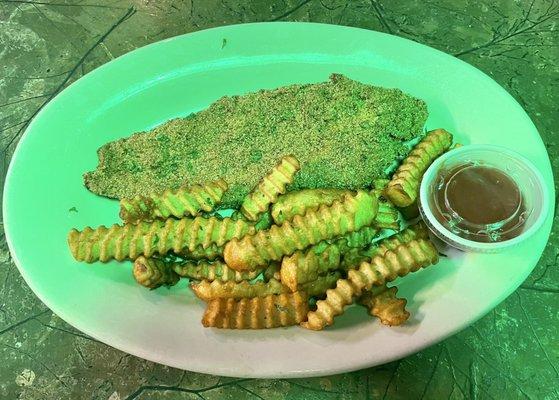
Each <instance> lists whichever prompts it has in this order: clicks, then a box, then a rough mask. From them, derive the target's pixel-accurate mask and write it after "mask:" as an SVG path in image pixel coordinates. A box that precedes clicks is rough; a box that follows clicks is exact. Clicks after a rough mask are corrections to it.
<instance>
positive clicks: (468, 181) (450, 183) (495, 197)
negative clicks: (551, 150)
mask: <svg viewBox="0 0 559 400" xmlns="http://www.w3.org/2000/svg"><path fill="white" fill-rule="evenodd" d="M436 182H437V183H436V187H435V192H434V202H435V204H434V205H435V207H433V214H434V216H435V218H436V219H437V220H438V221H439V222H440V223H441V224H442V225H443V226H445V227H446V228H447V229H449V230H450V231H451V232H453V233H455V234H457V235H458V236H460V237H463V238H465V239H469V240H475V241H477V242H500V241H504V240H508V239H512V238H514V237H516V236H518V235H519V234H520V233H521V232H522V227H523V225H524V221H525V214H526V213H525V205H524V201H523V200H524V199H523V197H522V192H521V191H520V189H519V187H518V185H517V184H516V183H515V182H514V180H513V179H512V178H511V177H510V176H508V175H507V174H506V173H505V172H503V171H501V170H499V169H497V168H494V167H490V166H484V165H476V164H473V163H466V164H462V165H459V166H457V167H454V168H452V169H448V170H444V169H443V170H441V171H440V172H439V175H438V177H437V180H436Z"/></svg>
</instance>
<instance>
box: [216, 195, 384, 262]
mask: <svg viewBox="0 0 559 400" xmlns="http://www.w3.org/2000/svg"><path fill="white" fill-rule="evenodd" d="M377 210H378V200H377V199H376V198H375V197H373V196H371V195H369V194H368V193H366V192H363V191H360V192H357V194H356V195H354V196H353V195H347V196H345V197H344V200H343V201H341V202H340V201H335V202H334V203H333V204H332V206H330V207H326V206H321V207H320V208H319V209H318V210H317V211H309V212H307V213H306V214H305V215H304V216H300V215H296V216H295V217H294V218H293V221H290V222H285V223H284V224H283V225H281V226H278V225H273V226H272V227H271V228H270V229H268V230H262V231H259V232H257V233H255V234H252V235H251V234H248V235H246V236H244V237H243V238H242V239H240V240H239V239H232V240H231V241H230V242H229V243H227V244H226V245H225V250H224V254H223V256H224V258H225V262H226V263H227V265H228V266H230V267H231V268H233V269H236V270H238V271H243V270H252V269H255V268H258V267H261V266H266V265H267V264H268V263H269V262H270V261H278V260H280V259H281V258H282V257H283V256H285V255H291V254H293V253H294V252H295V251H296V250H302V249H304V248H306V247H308V246H310V245H313V244H316V243H318V242H320V241H322V240H326V239H332V238H335V237H337V236H342V235H345V234H346V233H349V232H353V231H357V230H359V229H361V228H363V227H365V226H369V225H371V224H372V223H373V221H374V219H375V217H376V215H377Z"/></svg>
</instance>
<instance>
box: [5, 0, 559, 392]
mask: <svg viewBox="0 0 559 400" xmlns="http://www.w3.org/2000/svg"><path fill="white" fill-rule="evenodd" d="M279 20H285V21H313V22H323V23H331V24H340V25H351V26H356V27H361V28H367V29H374V30H378V31H383V32H387V33H391V34H394V35H399V36H402V37H405V38H408V39H411V40H415V41H418V42H421V43H424V44H427V45H429V46H433V47H435V48H437V49H440V50H442V51H445V52H447V53H450V54H453V55H454V56H456V57H459V58H461V59H462V60H464V61H466V62H468V63H471V64H473V65H474V66H476V67H478V68H480V69H481V70H483V71H485V72H486V73H488V74H489V75H490V76H492V77H493V78H494V79H495V80H496V81H497V82H499V83H500V84H501V85H503V86H504V87H505V88H506V89H507V90H508V91H509V92H510V93H511V94H512V95H513V96H514V97H515V98H516V99H517V100H518V101H519V102H520V104H521V105H522V106H523V107H524V108H525V109H526V111H527V112H528V114H529V115H530V117H531V118H532V119H533V120H534V122H535V124H536V125H537V127H538V129H539V131H540V133H541V135H542V137H543V140H544V142H545V143H546V145H547V149H548V151H549V155H550V157H551V160H552V163H553V168H554V171H555V172H556V173H557V171H559V157H558V153H559V147H558V145H559V143H558V140H559V128H558V127H559V112H558V109H557V104H558V102H559V62H558V55H559V30H558V25H559V3H558V2H557V1H556V0H545V1H544V0H535V1H534V0H516V1H507V0H495V1H489V0H486V1H482V0H468V1H458V0H454V1H453V0H446V1H439V0H429V1H427V0H411V1H388V0H270V1H264V0H261V1H258V0H252V1H249V0H245V1H235V0H182V1H181V0H161V1H156V0H151V1H150V0H136V1H130V0H128V1H127V0H111V1H102V0H97V1H95V0H82V1H79V0H76V1H64V0H38V1H17V0H1V1H0V143H1V149H2V152H1V153H2V160H1V161H0V169H1V173H0V176H1V177H2V179H3V177H4V175H5V171H6V168H7V165H8V162H9V159H10V155H11V153H12V152H13V149H14V147H15V145H16V144H17V141H18V139H19V137H20V136H21V134H22V132H23V131H24V130H25V127H26V126H27V124H28V123H29V121H30V120H31V119H32V118H33V116H35V115H36V114H37V112H38V111H39V110H40V109H41V107H43V106H44V105H45V104H46V103H47V102H48V101H49V100H51V99H52V98H53V97H54V96H55V95H56V94H57V93H58V92H60V91H61V90H62V89H63V88H64V87H66V86H67V85H68V84H70V83H72V82H73V81H75V80H76V79H78V78H80V77H81V76H82V75H84V74H86V73H87V72H89V71H91V70H92V69H94V68H96V67H98V66H99V65H101V64H103V63H106V62H108V61H110V60H111V59H113V58H115V57H117V56H119V55H121V54H124V53H126V52H128V51H131V50H134V49H135V48H137V47H140V46H143V45H146V44H148V43H151V42H155V41H158V40H161V39H165V38H168V37H171V36H174V35H179V34H182V33H186V32H192V31H196V30H199V29H205V28H210V27H215V26H219V25H226V24H238V23H243V22H256V21H279ZM504 135H505V137H506V132H505V133H504ZM39 205H40V203H39ZM555 219H556V220H557V212H556V215H555ZM0 224H2V222H1V221H0ZM2 232H3V230H2V229H0V360H1V362H0V398H2V399H110V400H116V399H196V398H198V399H208V400H210V399H223V398H226V399H229V398H230V399H299V398H304V399H340V398H347V399H377V398H379V399H380V398H382V399H441V398H445V399H446V398H450V399H464V398H468V399H492V398H495V399H517V398H530V399H549V400H551V399H559V269H558V260H559V247H558V245H559V237H558V236H557V233H558V232H559V224H557V223H556V224H555V226H554V229H553V231H552V233H551V238H550V241H549V244H548V245H547V248H546V250H545V252H544V254H543V257H542V258H541V260H540V262H539V263H538V266H537V267H536V269H535V270H534V272H533V273H532V274H531V275H530V277H529V278H528V279H527V280H526V282H524V283H523V284H522V286H521V287H520V288H519V289H518V290H517V291H516V292H515V293H514V294H512V295H511V296H510V297H509V298H508V299H507V300H505V301H504V302H503V303H502V304H500V305H499V306H497V307H496V308H495V309H494V310H493V311H492V312H491V313H489V315H487V316H485V317H484V318H483V319H481V320H480V321H478V322H477V323H475V324H474V325H473V326H471V327H469V328H468V329H466V330H464V331H463V332H461V333H459V334H457V335H455V336H453V337H451V338H449V339H447V340H445V341H444V342H442V343H440V344H437V345H435V346H433V347H431V348H428V349H426V350H424V351H422V352H420V353H418V354H415V355H412V356H410V357H408V358H405V359H403V360H400V361H396V362H393V363H390V364H386V365H383V366H379V367H375V368H370V369H365V370H361V371H357V372H352V373H347V374H342V375H335V376H328V377H323V378H312V379H275V380H274V379H269V380H254V379H233V378H223V377H219V376H211V375H204V374H198V373H192V372H187V371H180V370H176V369H172V368H168V367H165V366H162V365H158V364H154V363H152V362H148V361H144V360H141V359H139V358H136V357H133V356H130V355H128V354H125V353H122V352H120V351H118V350H115V349H113V348H111V347H109V346H106V345H104V344H102V343H100V342H98V341H96V340H94V339H92V338H90V337H88V336H86V335H84V334H82V333H81V332H79V331H77V330H75V329H74V328H72V327H71V326H69V325H68V324H66V323H64V322H63V321H62V320H61V319H60V318H58V317H57V316H56V315H54V314H53V313H52V312H51V311H50V310H48V309H47V308H46V307H45V306H44V305H43V304H42V303H41V302H40V301H39V300H38V299H37V298H36V297H35V295H33V293H32V292H31V291H30V290H29V288H28V287H27V286H26V284H25V283H24V281H23V279H22V278H21V276H20V275H19V273H18V271H17V269H16V267H15V266H14V263H13V262H12V260H11V258H10V254H9V252H8V249H7V246H6V241H5V238H4V235H3V233H2Z"/></svg>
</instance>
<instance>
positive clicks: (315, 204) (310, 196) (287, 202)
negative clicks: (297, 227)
mask: <svg viewBox="0 0 559 400" xmlns="http://www.w3.org/2000/svg"><path fill="white" fill-rule="evenodd" d="M351 193H352V192H351V191H350V190H345V189H303V190H296V191H293V192H289V193H286V194H284V195H282V196H279V197H278V199H277V201H276V202H275V203H274V204H273V205H272V218H273V219H274V222H275V223H276V224H277V225H281V224H283V223H284V222H285V221H291V220H292V219H293V217H294V216H295V215H305V213H306V212H307V211H308V210H314V211H316V210H318V208H319V207H320V206H322V205H326V206H330V205H332V203H333V202H334V201H335V200H341V199H342V198H343V197H344V196H345V195H346V194H351Z"/></svg>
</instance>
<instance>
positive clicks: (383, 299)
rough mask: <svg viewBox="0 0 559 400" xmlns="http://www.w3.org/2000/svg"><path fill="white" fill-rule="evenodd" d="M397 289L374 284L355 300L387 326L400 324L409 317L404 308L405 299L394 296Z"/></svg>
mask: <svg viewBox="0 0 559 400" xmlns="http://www.w3.org/2000/svg"><path fill="white" fill-rule="evenodd" d="M397 293H398V289H397V288H396V287H391V288H388V287H387V286H386V285H383V286H376V287H374V288H373V289H372V290H368V291H366V292H364V293H363V294H362V295H361V296H360V297H359V298H358V299H357V302H358V303H359V304H361V305H363V306H365V307H366V308H367V309H368V310H369V314H370V315H372V316H373V317H378V319H380V322H381V323H383V324H384V325H388V326H398V325H402V324H403V323H404V322H406V321H407V320H408V318H409V317H410V313H409V312H408V311H407V310H406V304H407V301H406V299H401V298H398V297H396V294H397Z"/></svg>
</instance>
